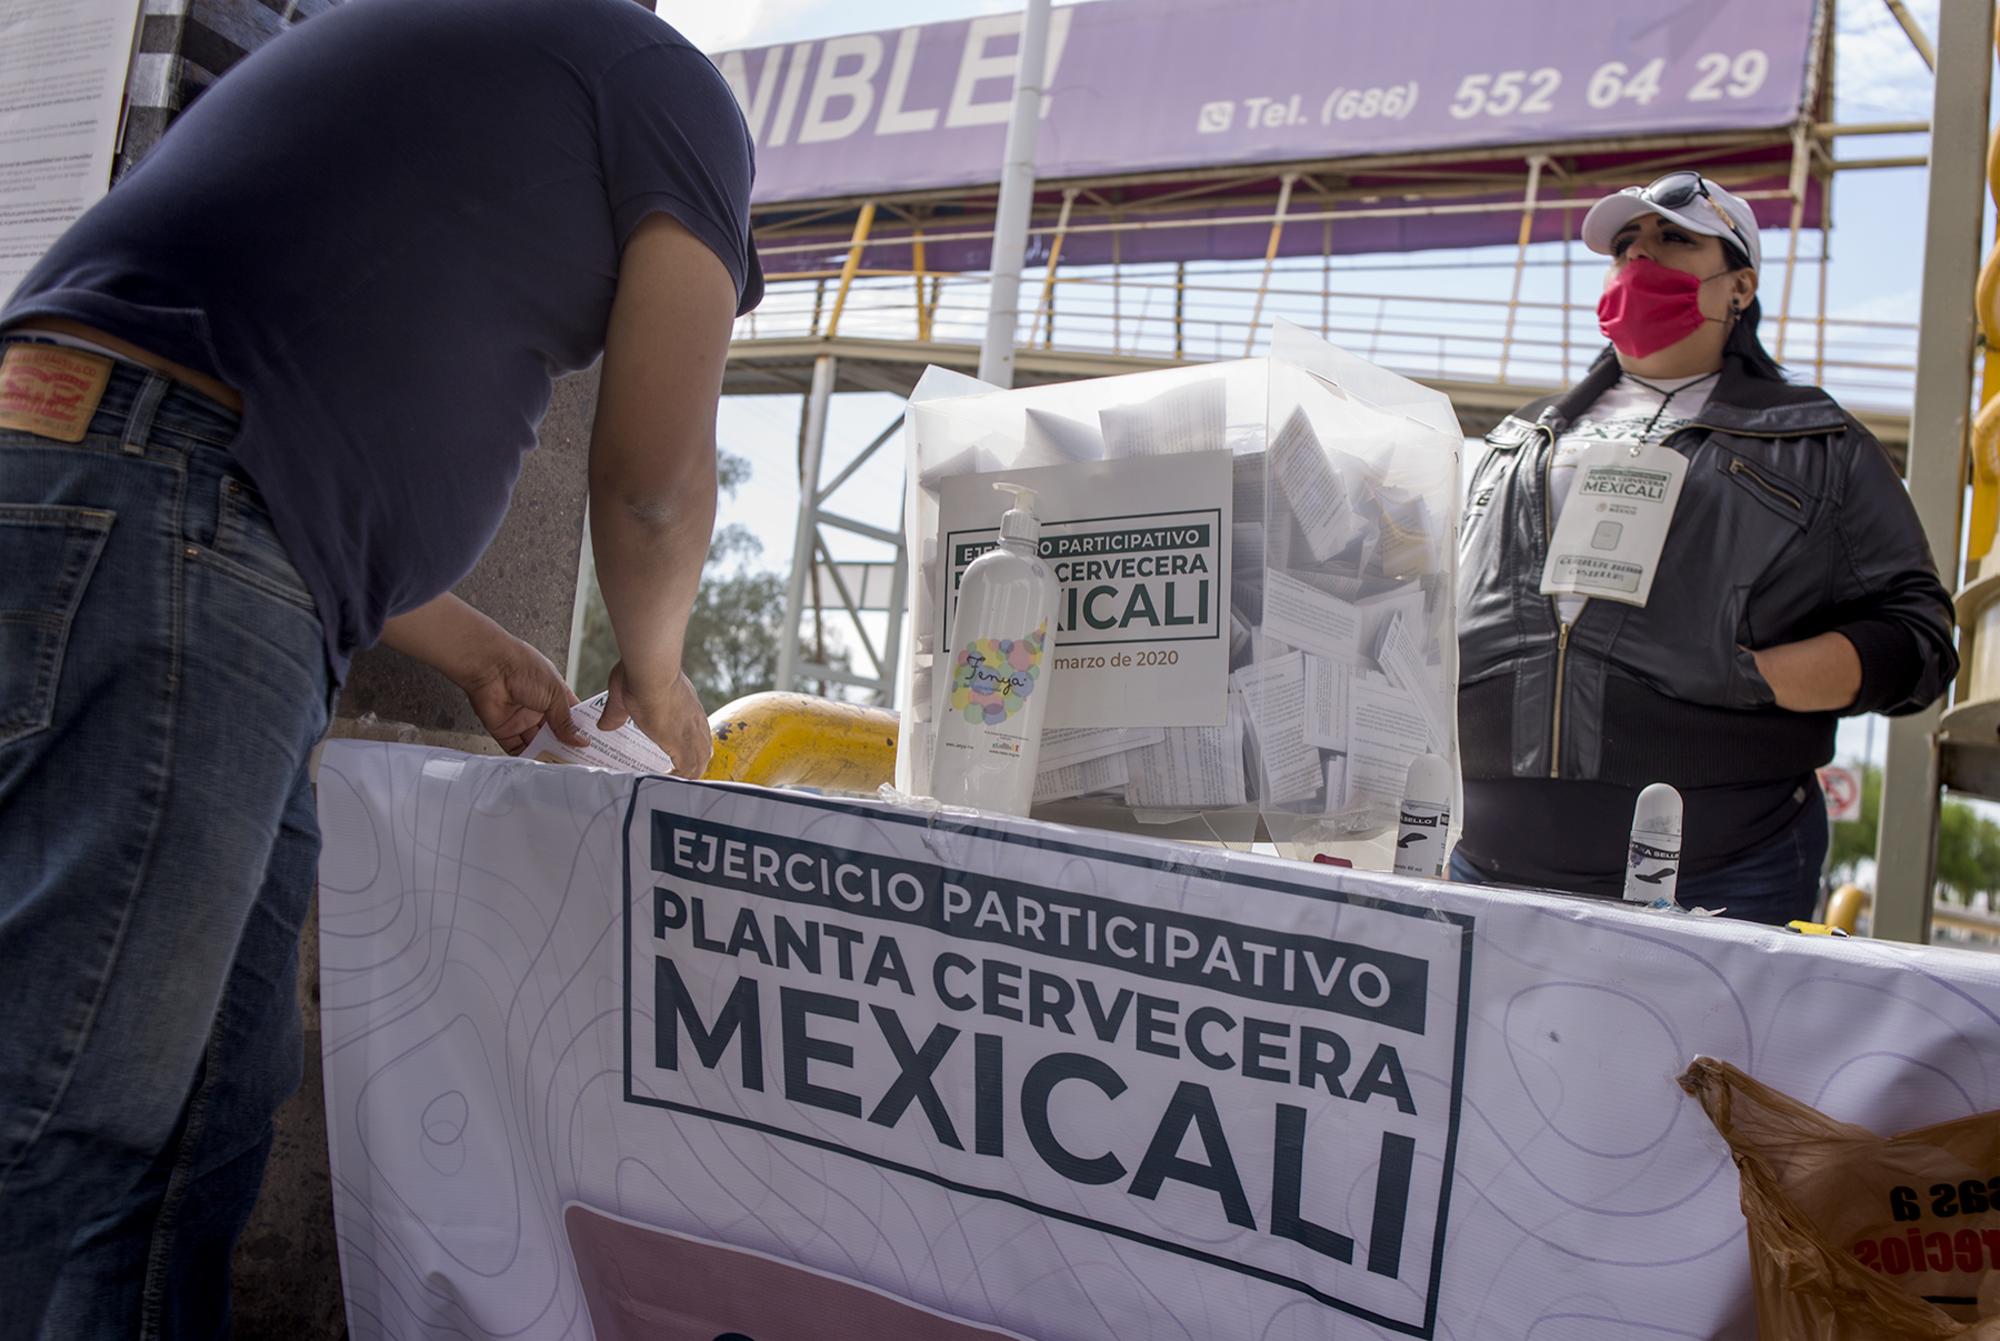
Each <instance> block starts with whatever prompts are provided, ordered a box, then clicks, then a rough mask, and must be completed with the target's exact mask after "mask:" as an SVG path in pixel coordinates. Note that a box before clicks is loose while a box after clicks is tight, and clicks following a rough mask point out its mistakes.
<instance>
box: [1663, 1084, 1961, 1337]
mask: <svg viewBox="0 0 2000 1341" xmlns="http://www.w3.org/2000/svg"><path fill="white" fill-rule="evenodd" d="M1680 1084H1681V1088H1682V1089H1684V1090H1686V1091H1687V1092H1688V1093H1689V1094H1692V1095H1693V1096H1694V1097H1695V1098H1696V1099H1698V1100H1700V1101H1701V1106H1702V1108H1703V1109H1705V1110H1706V1111H1707V1113H1708V1116H1709V1120H1710V1121H1712V1122H1714V1123H1715V1129H1716V1130H1717V1131H1719V1132H1721V1133H1722V1138H1723V1140H1725V1141H1727V1142H1728V1143H1729V1150H1730V1154H1731V1155H1732V1156H1733V1157H1734V1158H1735V1160H1736V1168H1737V1172H1738V1173H1739V1175H1740V1176H1741V1181H1742V1197H1743V1218H1744V1219H1745V1220H1746V1221H1748V1222H1749V1227H1750V1269H1751V1272H1752V1275H1753V1277H1754V1279H1755V1283H1756V1291H1757V1318H1758V1323H1759V1334H1760V1336H1761V1337H1762V1341H2000V1112H1995V1113H1982V1114H1980V1115H1978V1116H1977V1117H1969V1118H1960V1119H1958V1120H1957V1121H1955V1122H1946V1123H1941V1124H1939V1125H1938V1126H1935V1127H1924V1128H1921V1129H1919V1130H1917V1131H1912V1132H1905V1133H1904V1134H1903V1135H1901V1136H1894V1137H1886V1138H1885V1137H1881V1136H1877V1135H1875V1133H1873V1132H1871V1131H1868V1130H1866V1129H1865V1128H1862V1127H1856V1126H1852V1125H1850V1124H1848V1123H1845V1122H1835V1121H1834V1120H1833V1119H1832V1118H1829V1117H1827V1116H1826V1115H1825V1114H1823V1113H1820V1112H1818V1111H1817V1110H1815V1109H1812V1108H1808V1107H1807V1106H1806V1105H1804V1104H1802V1103H1800V1102H1799V1101H1798V1100H1796V1099H1793V1098H1790V1097H1788V1096H1786V1095H1784V1094H1780V1093H1779V1092H1778V1091H1776V1090H1774V1089H1772V1088H1770V1087H1769V1086H1768V1085H1761V1084H1759V1083H1758V1082H1757V1081H1755V1080H1752V1079H1751V1078H1750V1077H1749V1076H1746V1075H1744V1074H1743V1073H1742V1072H1741V1071H1739V1070H1737V1069H1736V1068H1735V1067H1733V1066H1731V1065H1730V1064H1729V1063H1727V1062H1719V1061H1715V1060H1713V1059H1712V1058H1707V1057H1697V1058H1696V1059H1695V1061H1694V1064H1693V1065H1692V1066H1690V1067H1688V1069H1687V1072H1686V1074H1685V1075H1683V1076H1681V1078H1680Z"/></svg>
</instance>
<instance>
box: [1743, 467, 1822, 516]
mask: <svg viewBox="0 0 2000 1341" xmlns="http://www.w3.org/2000/svg"><path fill="white" fill-rule="evenodd" d="M1729 473H1730V474H1732V475H1737V476H1741V477H1742V478H1743V479H1746V480H1749V481H1750V482H1751V483H1752V484H1754V485H1756V486H1757V487H1758V488H1759V489H1762V490H1763V491H1764V492H1765V493H1767V494H1769V495H1770V496H1771V497H1773V498H1775V499H1777V500H1779V501H1780V502H1782V503H1783V504H1785V506H1787V507H1789V508H1790V509H1791V510H1792V511H1794V512H1804V511H1805V510H1806V505H1805V504H1804V503H1801V502H1799V500H1798V499H1797V498H1796V497H1794V496H1793V495H1792V494H1791V493H1790V492H1788V491H1787V490H1784V489H1780V488H1779V487H1778V486H1777V485H1775V484H1773V483H1771V482H1770V481H1769V480H1767V479H1765V478H1764V477H1763V476H1762V475H1759V474H1758V473H1757V472H1756V471H1755V470H1753V469H1751V468H1750V467H1749V466H1747V465H1745V464H1743V462H1742V461H1739V460H1737V459H1736V458H1735V457H1731V458H1730V461H1729Z"/></svg>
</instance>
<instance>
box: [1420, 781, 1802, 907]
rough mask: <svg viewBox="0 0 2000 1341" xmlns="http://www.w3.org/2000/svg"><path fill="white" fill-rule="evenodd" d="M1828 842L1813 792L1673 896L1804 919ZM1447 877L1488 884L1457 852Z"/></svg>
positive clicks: (1695, 903)
mask: <svg viewBox="0 0 2000 1341" xmlns="http://www.w3.org/2000/svg"><path fill="white" fill-rule="evenodd" d="M1828 841H1829V833H1828V829H1827V822H1826V806H1825V805H1824V804H1822V803H1821V801H1820V798H1819V796H1818V794H1817V793H1814V794H1812V795H1810V796H1808V797H1807V798H1806V802H1805V804H1804V805H1802V806H1800V807H1799V814H1798V818H1796V819H1794V820H1793V821H1792V822H1791V823H1790V824H1788V825H1786V826H1785V827H1784V828H1783V829H1782V830H1780V831H1779V832H1778V833H1776V834H1774V835H1772V837H1771V838H1770V839H1769V840H1768V841H1767V842H1766V843H1765V844H1764V845H1763V846H1762V847H1760V848H1758V849H1757V850H1756V851H1754V852H1751V853H1749V854H1747V855H1745V856H1742V857H1739V858H1737V859H1736V860H1735V861H1733V862H1731V863H1730V864H1729V865H1727V866H1724V867H1721V868H1719V869H1717V870H1713V871H1705V872H1703V873H1702V874H1700V875H1686V874H1683V875H1682V876H1681V877H1680V879H1679V880H1678V881H1677V882H1676V884H1677V888H1676V890H1675V894H1674V898H1675V900H1676V901H1677V902H1678V903H1679V904H1680V905H1681V907H1683V908H1719V909H1721V910H1722V915H1723V916H1725V917H1733V918H1738V919H1740V920H1742V921H1745V922H1761V923H1763V924H1764V925H1766V926H1773V927H1782V926H1784V925H1785V924H1786V923H1787V922H1793V921H1798V920H1801V919H1805V918H1809V917H1811V916H1812V915H1813V910H1814V909H1815V908H1817V907H1818V906H1819V882H1820V871H1821V868H1822V867H1824V866H1825V864H1826V848H1827V843H1828ZM1449 873H1450V875H1451V878H1452V879H1453V880H1456V881H1458V882H1459V883H1461V884H1467V885H1483V884H1485V883H1487V881H1486V877H1485V876H1483V875H1481V874H1480V873H1479V871H1478V869H1477V868H1476V867H1474V866H1473V865H1472V864H1471V863H1470V862H1468V861H1466V860H1465V858H1463V857H1461V856H1460V855H1459V854H1458V852H1457V850H1456V849H1453V851H1452V854H1451V865H1450V872H1449Z"/></svg>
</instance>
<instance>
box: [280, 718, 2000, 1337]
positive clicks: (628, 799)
mask: <svg viewBox="0 0 2000 1341" xmlns="http://www.w3.org/2000/svg"><path fill="white" fill-rule="evenodd" d="M319 787H320V792H319V795H320V816H321V823H322V826H323V828H324V831H325V852H324V856H323V857H322V859H321V871H320V917H321V937H322V939H321V992H322V1011H323V1017H322V1018H323V1028H324V1046H325V1059H326V1091H327V1093H326V1099H327V1114H328V1122H329V1139H330V1142H331V1146H332V1159H333V1174H334V1186H335V1196H336V1209H337V1213H338V1217H339V1231H340V1243H341V1268H342V1274H343V1279H344V1281H345V1287H346V1291H347V1301H348V1317H349V1323H350V1326H351V1328H352V1330H353V1332H354V1335H355V1336H356V1337H357V1338H373V1337H392V1338H410V1339H411V1341H414V1339H415V1338H420V1337H422V1338H430V1337H442V1336H451V1337H479V1338H508V1339H509V1341H544V1339H548V1341H553V1338H588V1337H591V1336H595V1337H597V1338H599V1341H625V1339H626V1338H631V1339H633V1341H637V1338H642V1337H643V1338H660V1339H663V1341H683V1339H685V1341H722V1339H724V1338H728V1341H792V1339H794V1338H796V1339H798V1341H862V1339H863V1338H866V1339H867V1341H874V1339H875V1338H888V1337H898V1338H900V1337H911V1338H916V1337H922V1338H933V1337H936V1338H947V1339H956V1338H966V1339H968V1341H969V1339H970V1338H981V1337H996V1336H1023V1337H1033V1338H1066V1339H1068V1338H1074V1339H1075V1341H1084V1339H1085V1338H1090V1339H1091V1341H1097V1339H1099V1338H1107V1337H1116V1338H1132V1339H1134V1341H1165V1339H1166V1338H1176V1339H1178V1341H1210V1339H1213V1341H1243V1339H1244V1338H1259V1339H1260V1341H1304V1339H1305V1338H1340V1339H1341V1341H1347V1339H1348V1338H1359V1337H1394V1336H1416V1337H1440V1338H1459V1339H1460V1341H1472V1339H1474V1338H1476V1339H1477V1341H1504V1339H1508V1338H1533V1341H1659V1339H1660V1338H1662V1337H1674V1336H1684V1337H1744V1338H1748V1337H1752V1336H1754V1334H1755V1322H1754V1317H1753V1314H1752V1312H1751V1308H1752V1306H1751V1302H1750V1294H1749V1271H1748V1263H1747V1260H1746V1256H1745V1246H1744V1243H1745V1238H1744V1225H1743V1218H1742V1214H1741V1212H1740V1211H1739V1209H1738V1205H1737V1179H1736V1171H1735V1169H1734V1168H1733V1166H1732V1165H1731V1164H1730V1161H1729V1158H1728V1155H1727V1152H1726V1150H1725V1148H1724V1146H1723V1143H1722V1141H1721V1140H1720V1138H1719V1137H1718V1136H1717V1135H1716V1134H1715V1132H1714V1130H1713V1129H1712V1127H1711V1126H1710V1125H1709V1123H1708V1121H1707V1119H1706V1118H1705V1117H1704V1116H1703V1114H1702V1113H1701V1111H1700V1109H1699V1108H1698V1107H1697V1106H1696V1105H1695V1104H1694V1102H1693V1101H1692V1100H1690V1099H1688V1098H1686V1097H1685V1096H1684V1095H1683V1094H1682V1093H1681V1091H1680V1090H1679V1089H1678V1088H1677V1087H1676V1085H1675V1084H1674V1077H1675V1076H1676V1075H1677V1074H1678V1073H1679V1072H1680V1071H1681V1070H1682V1069H1683V1068H1684V1067H1685V1065H1686V1064H1687V1062H1688V1061H1689V1059H1691V1058H1692V1057H1694V1056H1696V1055H1697V1054H1707V1055H1710V1056H1715V1057H1719V1058H1723V1059H1726V1060H1728V1061H1731V1062H1734V1063H1736V1064H1737V1065H1738V1066H1741V1067H1742V1068H1744V1069H1745V1070H1746V1071H1748V1072H1750V1073H1751V1074H1753V1075H1755V1076H1757V1077H1758V1078H1760V1079H1762V1080H1764V1081H1766V1082H1767V1083H1769V1084H1772V1085H1774V1086H1776V1087H1778V1088H1779V1089H1782V1090H1784V1091H1786V1092H1788V1093H1790V1094H1792V1095H1794V1096H1796V1097H1798V1098H1800V1099H1802V1100H1804V1101H1805V1102H1807V1103H1810V1104H1812V1105H1814V1106H1815V1107H1818V1108H1820V1109H1821V1110H1823V1111H1825V1112H1827V1113H1828V1114H1830V1115H1832V1116H1834V1117H1837V1118H1840V1119H1843V1120H1846V1121H1852V1122H1858V1123H1861V1124H1863V1125H1865V1126H1868V1127H1871V1128H1873V1129H1875V1130H1877V1131H1881V1132H1885V1133H1892V1132H1898V1131H1902V1130H1906V1129H1908V1128H1911V1127H1915V1126H1918V1125H1920V1124H1923V1123H1930V1122H1940V1121H1944V1120H1947V1119H1950V1118H1956V1117H1962V1116H1965V1115H1968V1114H1971V1113H1976V1112H1981V1111H1985V1110H1991V1109H2000V1046H1996V1043H1995V1040H1996V1038H2000V1015H1996V1009H2000V960H1994V959H1987V958H1984V957H1981V956H1979V955H1976V954H1973V953H1970V952H1960V951H1948V950H1923V951H1918V950H1910V949H1906V948H1901V947H1897V946H1891V945H1884V944H1876V943H1873V942H1866V941H1859V940H1850V941H1838V940H1830V939H1822V938H1807V937H1800V936H1795V935H1791V934H1788V933H1784V932H1775V931H1769V930H1765V929H1761V928H1756V927H1750V926H1745V925H1738V924H1732V923H1729V922H1725V921H1720V920H1717V919H1710V918H1693V917H1668V916H1663V915H1659V914H1651V913H1645V912H1641V911H1636V910H1632V909H1628V908H1625V907H1622V906H1618V905H1610V904H1600V903H1594V902H1586V901H1578V900H1568V899H1560V898H1556V897H1553V896H1548V897H1544V896H1535V895H1519V894H1499V893H1492V892H1482V891H1479V890H1476V889H1468V888H1461V887H1456V886H1449V885H1441V884H1434V883H1428V882H1419V881H1410V880H1399V879H1396V878H1393V877H1389V876H1383V875H1374V874H1369V873H1363V872H1355V871H1340V870H1333V869H1331V868H1321V867H1308V866H1300V865H1295V864H1289V863H1284V862H1280V861H1277V860H1273V859H1266V858H1260V857H1248V856H1241V855H1236V854H1230V853H1226V852H1223V851H1220V850H1214V849H1202V848H1192V847H1183V846H1177V845H1170V844H1164V843H1158V842H1151V841H1147V840H1144V839H1137V838H1126V837H1120V836H1115V835H1109V834H1102V833H1096V832H1087V831H1080V830H1072V829H1065V828H1059V827H1056V826H1051V825H1045V824H1035V823H1030V822H1026V821H991V820H975V819H972V818H970V817H967V816H964V815H941V814H938V813H934V812H926V811H921V810H914V809H903V808H897V807H892V806H887V805H876V804H862V803H855V802H847V801H835V800H830V799H825V798H819V797H813V796H807V795H799V794H790V793H780V792H772V791H763V790H758V789H754V788H743V787H731V786H720V785H703V784H690V783H684V782H678V781H673V780H669V779H659V778H634V777H630V776H625V775H620V774H612V773H604V772H597V771H594V770H587V769H578V768H564V767H556V766H549V765H541V764H532V763H525V762H518V761H513V760H494V759H475V758H471V757H467V756H463V755H453V754H446V753H442V752H435V751H427V750H421V749H415V748H412V747H406V746H394V745H382V744H371V743H360V742H335V743H333V744H330V745H329V746H328V747H327V750H326V753H325V756H324V759H323V761H322V763H321V767H320V777H319Z"/></svg>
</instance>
